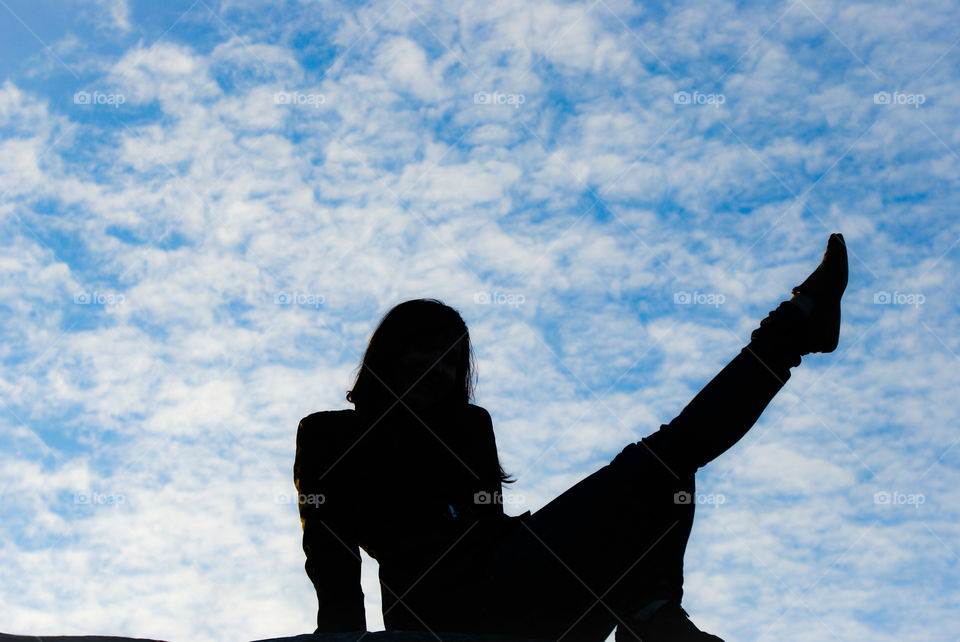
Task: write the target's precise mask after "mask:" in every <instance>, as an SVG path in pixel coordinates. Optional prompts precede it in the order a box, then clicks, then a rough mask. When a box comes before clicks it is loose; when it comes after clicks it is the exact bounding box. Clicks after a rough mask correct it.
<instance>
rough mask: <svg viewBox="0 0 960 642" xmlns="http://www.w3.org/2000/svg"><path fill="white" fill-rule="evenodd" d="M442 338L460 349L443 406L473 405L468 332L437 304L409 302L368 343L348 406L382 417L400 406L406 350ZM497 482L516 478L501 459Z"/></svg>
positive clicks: (389, 314) (457, 316) (432, 301)
mask: <svg viewBox="0 0 960 642" xmlns="http://www.w3.org/2000/svg"><path fill="white" fill-rule="evenodd" d="M428 338H429V339H440V340H442V341H443V342H444V345H447V346H449V347H450V349H453V348H454V347H455V346H456V344H457V343H459V344H460V355H459V358H458V360H457V364H456V379H455V381H456V385H454V386H453V388H452V389H451V391H450V393H449V397H448V398H447V399H445V400H444V403H445V404H450V405H456V404H468V403H470V402H472V401H474V380H475V378H476V369H475V365H474V358H473V349H472V346H471V344H470V332H469V330H467V324H466V323H464V321H463V317H461V316H460V313H459V312H457V311H456V310H454V309H453V308H451V307H450V306H448V305H446V304H444V303H443V302H441V301H438V300H437V299H411V300H409V301H404V302H403V303H399V304H397V305H395V306H394V307H393V308H392V309H391V310H390V311H389V312H387V314H386V315H384V317H383V319H381V320H380V323H379V325H378V326H377V329H376V330H375V331H374V333H373V336H372V337H371V338H370V343H369V344H368V345H367V349H366V351H365V352H364V354H363V362H362V363H361V364H360V367H359V371H358V372H357V377H356V379H355V380H354V383H353V387H352V388H351V389H350V390H348V391H347V395H346V396H347V401H348V402H350V403H352V404H354V406H355V407H356V408H357V409H358V410H360V409H361V408H362V409H365V410H368V411H371V412H373V413H375V414H376V416H380V415H382V414H385V413H387V412H388V411H389V409H390V408H394V407H396V406H398V405H401V404H400V402H399V401H398V398H399V397H400V395H401V394H403V392H405V391H403V390H399V389H398V388H399V386H398V385H397V377H396V369H397V364H398V363H399V362H400V357H401V355H402V354H403V351H404V349H405V348H406V347H407V346H410V345H416V344H417V343H419V342H421V341H422V340H424V339H428ZM497 465H498V467H499V469H500V481H501V482H502V483H504V484H511V483H513V482H515V481H516V480H515V479H510V476H509V475H508V474H507V473H506V472H505V471H504V470H503V466H502V465H500V462H499V459H498V461H497Z"/></svg>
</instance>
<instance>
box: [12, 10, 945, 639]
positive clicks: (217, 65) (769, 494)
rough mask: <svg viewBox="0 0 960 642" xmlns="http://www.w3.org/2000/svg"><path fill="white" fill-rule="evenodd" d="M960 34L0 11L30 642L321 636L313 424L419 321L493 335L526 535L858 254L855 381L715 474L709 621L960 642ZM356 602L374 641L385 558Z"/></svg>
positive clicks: (858, 27) (851, 315)
mask: <svg viewBox="0 0 960 642" xmlns="http://www.w3.org/2000/svg"><path fill="white" fill-rule="evenodd" d="M958 27H960V8H958V7H957V5H956V4H955V3H952V2H948V1H943V2H923V3H920V2H915V3H909V2H908V3H902V2H895V1H893V0H884V1H879V2H862V3H856V2H850V3H829V2H825V1H823V0H794V1H783V2H776V3H766V2H754V3H749V2H748V3H743V4H738V3H730V2H723V1H720V2H717V1H712V2H699V1H691V2H678V3H670V6H651V7H647V6H644V5H643V4H631V3H629V2H626V1H624V0H592V1H587V2H578V3H569V2H567V3H565V2H553V1H550V0H542V1H541V0H537V1H536V2H531V3H527V4H525V5H520V4H518V3H515V2H508V1H500V2H467V3H445V2H436V1H430V0H383V1H380V0H373V1H372V2H369V3H366V4H363V5H360V4H356V5H348V4H345V3H335V2H328V1H327V0H320V1H317V2H295V1H290V2H284V3H278V2H266V1H263V2H259V1H257V0H249V1H248V0H235V1H231V0H225V1H223V2H217V1H215V0H186V1H184V2H180V1H170V2H138V3H127V2H126V1H125V0H87V1H82V2H75V3H72V4H68V3H66V2H59V1H54V0H40V1H37V0H33V1H28V0H0V43H2V44H0V53H2V55H0V73H2V76H3V77H2V80H0V239H2V252H0V275H2V276H0V289H2V290H0V291H2V302H0V323H2V332H3V336H4V341H3V343H2V349H0V359H2V376H0V511H2V512H0V514H2V519H0V536H2V547H0V604H2V605H3V608H2V609H0V630H2V631H4V632H7V633H31V634H89V633H100V634H111V635H129V636H142V637H155V638H164V639H171V640H194V641H206V640H250V639H257V638H267V637H274V636H280V635H294V634H299V633H305V632H310V631H312V630H313V628H314V626H315V613H316V599H315V596H314V593H313V588H312V585H311V584H310V581H309V579H308V578H307V576H306V574H305V573H304V570H303V561H304V557H303V552H302V550H301V548H300V523H299V520H298V516H297V508H296V501H295V496H294V495H293V493H294V489H293V483H292V471H291V469H292V465H293V455H294V437H295V433H296V428H297V424H298V422H299V420H300V418H301V417H303V416H305V415H308V414H310V413H312V412H315V411H318V410H327V409H338V408H345V407H347V406H348V404H347V403H346V402H345V400H344V396H343V395H344V392H345V391H346V389H347V388H348V387H349V385H350V383H351V381H352V376H353V375H354V374H355V371H356V370H355V369H356V367H357V365H358V363H359V360H360V355H361V353H362V351H363V349H364V347H365V344H366V341H367V340H368V339H369V336H370V333H371V332H372V330H373V328H374V327H375V325H376V323H377V322H378V321H379V319H380V317H381V316H382V315H383V314H384V313H385V312H386V311H387V310H388V309H389V308H390V307H391V306H393V305H395V304H396V303H398V302H400V301H402V300H405V299H408V298H414V297H421V296H427V297H436V298H439V299H442V300H443V301H445V302H447V303H448V304H450V305H452V306H454V307H456V308H457V309H458V310H459V311H460V312H461V313H462V315H463V316H464V318H465V320H466V321H467V323H468V325H469V327H470V329H471V333H472V339H473V341H474V344H475V348H476V357H477V362H478V375H479V387H478V392H477V400H476V402H477V403H478V404H479V405H482V406H484V407H485V408H487V409H488V410H489V411H490V413H491V415H492V416H493V420H494V426H495V430H496V436H497V441H498V446H499V451H500V456H501V460H502V462H503V465H504V467H505V468H506V469H507V470H508V471H509V472H511V473H513V474H514V475H515V476H516V477H518V478H519V482H518V483H516V484H514V485H513V486H511V487H510V490H511V492H512V493H514V494H515V495H514V497H513V499H514V500H516V501H513V502H512V503H510V504H509V505H507V507H506V510H507V512H508V513H510V514H518V513H521V512H523V511H525V510H533V511H535V510H537V509H538V508H539V507H541V506H543V505H544V504H546V503H547V502H548V501H550V499H551V498H553V497H555V496H556V495H557V494H559V493H560V492H562V491H563V490H564V489H566V488H568V487H569V486H571V485H572V484H573V483H575V482H576V481H578V480H579V479H581V478H583V477H585V476H586V475H588V474H590V473H591V472H593V471H594V470H596V469H597V468H599V467H600V466H602V465H604V464H606V463H607V462H609V461H610V460H611V459H612V458H613V457H614V456H615V455H616V454H617V453H618V452H619V451H620V450H621V449H622V448H623V447H624V446H625V445H626V444H628V443H630V442H631V441H636V440H638V439H640V438H641V437H643V436H645V435H647V434H649V433H650V432H653V431H654V430H656V429H657V428H658V427H659V425H660V424H661V423H666V422H668V421H669V420H670V419H672V418H673V417H674V416H675V415H676V414H677V413H678V412H679V411H680V410H681V409H682V408H683V406H684V405H685V404H686V403H687V402H688V401H689V400H690V399H691V398H692V397H693V395H694V394H696V392H697V391H698V390H699V389H700V388H701V387H702V386H703V385H704V384H705V383H707V382H708V381H709V380H710V378H712V376H713V375H714V374H716V372H717V371H719V370H720V368H722V367H723V365H724V364H725V363H726V362H727V361H729V360H730V359H731V358H732V357H733V356H735V355H736V354H737V352H738V351H739V350H740V348H741V347H742V346H743V345H744V344H745V343H746V341H747V340H748V338H749V335H750V331H751V330H752V329H753V328H755V327H756V326H757V325H758V323H759V321H760V320H761V319H762V318H763V317H764V316H765V315H766V314H767V313H768V312H769V311H770V310H771V309H773V308H774V307H775V306H776V305H777V303H778V302H779V301H781V300H783V299H785V298H787V297H789V294H790V288H791V287H793V286H794V285H796V284H798V283H799V282H800V281H801V280H802V279H803V278H805V277H806V275H807V274H809V272H810V271H811V270H812V269H813V268H814V267H815V266H816V265H817V263H818V262H819V260H820V257H821V256H822V254H823V250H824V247H825V245H826V241H827V237H828V235H829V234H830V232H834V231H839V232H842V233H843V234H844V237H845V238H846V240H847V244H848V249H849V256H850V282H849V286H848V289H847V293H846V295H845V298H844V304H843V329H842V331H841V336H840V346H839V348H838V349H837V351H836V352H834V353H832V354H829V355H810V356H808V357H805V358H804V362H803V364H802V365H801V366H800V367H798V368H796V369H794V371H793V377H792V379H791V380H790V381H789V382H788V383H787V386H786V387H785V389H784V390H783V391H781V393H780V394H779V395H778V396H777V397H776V398H775V399H774V401H773V402H772V403H771V404H770V406H768V408H767V410H766V411H765V413H764V415H763V416H762V417H761V419H760V421H759V422H758V423H757V425H756V426H755V427H754V429H753V430H752V431H751V432H750V433H749V434H747V436H746V437H744V439H743V440H742V441H741V442H739V443H738V444H737V445H736V446H735V447H734V448H732V449H731V450H730V451H729V452H728V453H726V454H725V455H724V456H723V457H721V458H720V459H718V460H716V461H714V462H713V463H711V464H710V465H709V466H708V467H706V468H705V469H703V470H702V471H701V472H700V473H699V475H698V478H697V479H698V482H697V483H698V491H699V492H700V493H702V495H701V497H700V498H698V501H699V503H700V505H699V506H698V509H697V519H696V523H695V525H694V528H693V534H692V537H691V540H690V545H689V548H688V553H687V558H686V583H685V601H684V605H685V607H686V609H687V610H688V611H689V612H690V613H691V615H692V617H693V620H694V622H696V623H697V624H698V625H699V626H700V627H701V628H703V629H705V630H708V631H711V632H713V633H716V634H718V635H720V636H722V637H724V638H725V639H729V640H781V639H790V640H818V641H822V640H866V639H870V640H902V639H938V640H945V639H955V638H956V637H957V636H960V622H958V620H957V619H956V614H957V612H958V611H960V597H958V593H960V589H958V585H960V582H958V572H960V499H958V495H957V490H956V489H957V488H958V487H960V446H958V445H957V444H958V440H960V433H958V425H960V422H958V412H957V400H956V396H955V395H956V390H957V386H958V382H960V377H958V374H957V371H958V367H957V366H958V355H960V337H958V335H957V321H956V319H957V308H958V305H957V294H958V292H957V286H956V283H957V282H956V280H955V278H956V274H957V272H958V270H960V249H958V245H960V223H958V220H960V217H958V211H960V206H958V204H957V203H958V201H957V187H958V182H960V126H958V124H957V118H956V115H957V110H958V107H960V89H958V88H960V45H958V42H960V41H958V40H957V35H958ZM951 275H954V276H951ZM951 399H952V400H953V401H951ZM951 408H952V410H951ZM291 500H292V501H291ZM363 586H364V589H365V593H366V607H367V624H368V628H369V629H370V630H378V629H382V628H383V620H382V617H381V614H380V595H379V588H378V586H377V567H376V563H375V562H374V561H373V560H371V559H369V558H368V557H366V556H364V567H363ZM506 606H507V607H509V605H506Z"/></svg>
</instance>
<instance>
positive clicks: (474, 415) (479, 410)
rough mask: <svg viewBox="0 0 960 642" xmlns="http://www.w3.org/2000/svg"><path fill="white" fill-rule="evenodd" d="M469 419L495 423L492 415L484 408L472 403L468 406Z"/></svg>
mask: <svg viewBox="0 0 960 642" xmlns="http://www.w3.org/2000/svg"><path fill="white" fill-rule="evenodd" d="M467 417H468V418H470V419H475V420H479V421H482V422H484V423H490V424H492V423H493V419H492V418H491V417H490V413H489V412H487V409H486V408H484V407H483V406H477V405H475V404H472V403H468V404H467Z"/></svg>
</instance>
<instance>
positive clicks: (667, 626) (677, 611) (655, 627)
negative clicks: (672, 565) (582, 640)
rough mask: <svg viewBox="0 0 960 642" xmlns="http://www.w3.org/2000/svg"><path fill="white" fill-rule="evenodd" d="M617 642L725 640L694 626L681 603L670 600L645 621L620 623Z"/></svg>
mask: <svg viewBox="0 0 960 642" xmlns="http://www.w3.org/2000/svg"><path fill="white" fill-rule="evenodd" d="M614 640H616V642H661V641H663V642H667V641H669V642H723V640H722V639H720V638H718V637H717V636H715V635H711V634H709V633H705V632H703V631H701V630H700V629H698V628H697V627H696V626H694V624H693V622H691V621H690V617H689V616H688V615H687V612H686V611H684V610H683V607H681V606H680V603H679V602H677V601H676V600H670V601H669V602H667V603H666V604H664V605H663V606H661V607H660V608H658V609H657V610H656V611H654V613H653V615H651V616H650V617H649V618H648V619H646V620H644V621H636V620H627V622H626V626H625V625H624V623H622V622H621V623H620V625H618V626H617V631H616V634H615V635H614Z"/></svg>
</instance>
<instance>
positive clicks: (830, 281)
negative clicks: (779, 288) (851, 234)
mask: <svg viewBox="0 0 960 642" xmlns="http://www.w3.org/2000/svg"><path fill="white" fill-rule="evenodd" d="M846 287H847V245H846V243H845V242H844V240H843V235H842V234H831V235H830V239H829V240H828V241H827V251H826V252H824V254H823V260H822V261H820V265H818V266H817V269H816V270H814V271H813V274H811V275H810V276H808V277H807V279H806V280H805V281H804V282H803V283H801V284H800V285H798V286H796V287H795V288H793V297H792V298H791V299H790V302H791V303H793V304H794V305H796V306H797V307H799V308H800V309H801V310H803V311H804V313H805V314H806V315H807V319H808V323H809V326H808V330H807V336H806V337H805V340H804V346H803V350H802V354H807V353H810V352H833V351H834V350H835V349H836V347H837V343H838V341H839V340H840V297H842V296H843V291H844V290H845V289H846Z"/></svg>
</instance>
